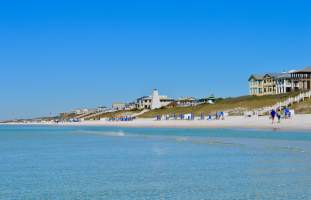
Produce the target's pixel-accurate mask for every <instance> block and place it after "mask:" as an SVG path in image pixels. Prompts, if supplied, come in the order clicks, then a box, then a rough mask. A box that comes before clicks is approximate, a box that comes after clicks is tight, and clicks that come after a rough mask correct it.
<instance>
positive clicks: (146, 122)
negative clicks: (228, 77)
mask: <svg viewBox="0 0 311 200" xmlns="http://www.w3.org/2000/svg"><path fill="white" fill-rule="evenodd" d="M276 121H277V120H276ZM0 125H47V126H60V127H62V126H99V127H100V126H101V127H128V128H189V129H192V128H211V129H216V128H222V129H251V130H272V131H304V132H305V131H311V114H300V115H295V116H293V118H292V119H282V120H281V123H277V122H275V123H274V124H272V121H271V120H270V119H269V117H268V116H262V117H251V118H246V117H244V116H229V117H226V119H225V120H161V121H156V120H155V119H153V118H152V119H150V118H145V119H136V120H134V121H127V122H124V121H82V122H64V123H2V124H0Z"/></svg>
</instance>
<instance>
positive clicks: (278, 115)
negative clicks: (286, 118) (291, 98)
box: [276, 110, 281, 123]
mask: <svg viewBox="0 0 311 200" xmlns="http://www.w3.org/2000/svg"><path fill="white" fill-rule="evenodd" d="M276 116H277V118H278V123H281V110H278V111H277V112H276Z"/></svg>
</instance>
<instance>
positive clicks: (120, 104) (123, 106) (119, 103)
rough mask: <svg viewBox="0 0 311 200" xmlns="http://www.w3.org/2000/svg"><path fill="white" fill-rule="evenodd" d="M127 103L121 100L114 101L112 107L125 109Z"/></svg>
mask: <svg viewBox="0 0 311 200" xmlns="http://www.w3.org/2000/svg"><path fill="white" fill-rule="evenodd" d="M125 106H126V104H125V103H121V102H114V103H112V109H113V110H124V109H125Z"/></svg>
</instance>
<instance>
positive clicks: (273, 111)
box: [270, 109, 276, 124]
mask: <svg viewBox="0 0 311 200" xmlns="http://www.w3.org/2000/svg"><path fill="white" fill-rule="evenodd" d="M270 115H271V119H272V124H274V118H275V115H276V112H275V110H274V109H272V110H271V113H270Z"/></svg>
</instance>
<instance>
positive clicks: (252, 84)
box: [248, 74, 264, 96]
mask: <svg viewBox="0 0 311 200" xmlns="http://www.w3.org/2000/svg"><path fill="white" fill-rule="evenodd" d="M263 77H264V76H263V75H259V74H252V75H251V76H250V77H249V79H248V82H249V94H250V95H255V96H261V95H263Z"/></svg>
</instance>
